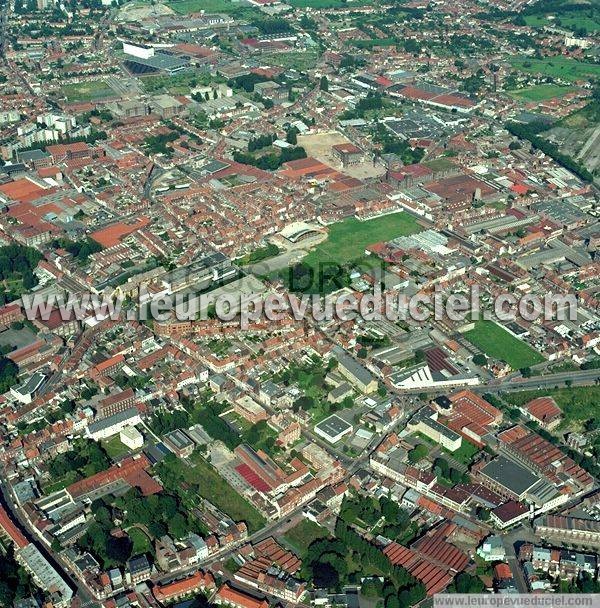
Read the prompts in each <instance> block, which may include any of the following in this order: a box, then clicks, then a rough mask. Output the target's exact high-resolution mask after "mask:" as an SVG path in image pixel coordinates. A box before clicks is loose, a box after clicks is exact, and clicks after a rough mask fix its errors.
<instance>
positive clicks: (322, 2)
mask: <svg viewBox="0 0 600 608" xmlns="http://www.w3.org/2000/svg"><path fill="white" fill-rule="evenodd" d="M286 4H290V5H291V6H293V7H295V8H317V9H321V8H348V7H350V6H364V5H365V4H369V2H368V0H350V1H349V2H345V1H344V0H286Z"/></svg>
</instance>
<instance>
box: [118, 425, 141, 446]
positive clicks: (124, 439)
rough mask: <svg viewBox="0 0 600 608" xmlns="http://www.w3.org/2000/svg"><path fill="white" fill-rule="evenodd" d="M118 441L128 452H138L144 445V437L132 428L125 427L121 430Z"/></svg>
mask: <svg viewBox="0 0 600 608" xmlns="http://www.w3.org/2000/svg"><path fill="white" fill-rule="evenodd" d="M119 439H120V440H121V443H122V444H123V445H125V446H127V447H128V448H129V449H130V450H139V449H141V448H142V447H143V445H144V436H143V435H142V434H141V433H140V432H139V431H138V430H137V429H136V428H135V427H134V426H126V427H125V428H123V429H121V432H120V433H119Z"/></svg>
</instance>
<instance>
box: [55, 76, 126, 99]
mask: <svg viewBox="0 0 600 608" xmlns="http://www.w3.org/2000/svg"><path fill="white" fill-rule="evenodd" d="M61 92H62V94H63V95H64V96H65V97H66V98H67V99H68V100H69V101H81V102H85V101H95V100H98V99H106V98H109V97H116V96H117V95H116V93H115V92H114V91H113V90H112V89H111V88H110V87H109V86H108V84H106V82H105V81H104V80H101V79H100V80H88V81H85V82H77V83H69V84H65V85H64V86H63V87H62V89H61Z"/></svg>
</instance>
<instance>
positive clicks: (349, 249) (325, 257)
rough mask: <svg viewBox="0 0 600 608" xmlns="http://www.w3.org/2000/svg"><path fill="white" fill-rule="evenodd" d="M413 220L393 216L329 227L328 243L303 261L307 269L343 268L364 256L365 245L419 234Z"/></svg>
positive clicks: (353, 221) (344, 222) (352, 220)
mask: <svg viewBox="0 0 600 608" xmlns="http://www.w3.org/2000/svg"><path fill="white" fill-rule="evenodd" d="M419 231H420V227H419V225H418V224H417V221H416V219H415V218H414V217H413V216H412V215H409V214H408V213H404V212H400V213H392V214H390V215H383V216H380V217H377V218H375V219H372V220H367V221H361V220H357V219H356V218H353V217H352V218H348V219H345V220H343V221H341V222H337V223H335V224H331V226H329V235H328V237H327V240H326V241H324V242H323V243H321V244H320V245H318V246H317V247H316V248H315V249H314V250H313V251H311V252H310V253H309V254H308V255H307V256H306V257H305V258H304V260H303V262H304V263H305V264H307V265H309V266H315V265H317V264H318V263H319V262H336V263H338V264H345V263H347V262H350V261H351V260H355V259H357V258H360V257H362V256H363V254H364V251H365V249H366V248H367V246H368V245H373V244H374V243H379V242H381V241H391V240H392V239H394V238H396V237H399V236H404V235H407V234H413V233H415V232H419Z"/></svg>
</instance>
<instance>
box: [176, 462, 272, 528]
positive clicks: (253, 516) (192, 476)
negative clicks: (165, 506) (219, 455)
mask: <svg viewBox="0 0 600 608" xmlns="http://www.w3.org/2000/svg"><path fill="white" fill-rule="evenodd" d="M190 460H191V461H192V462H193V463H194V467H193V468H189V467H188V466H187V465H186V464H185V463H183V462H181V461H178V462H179V464H180V466H181V467H182V473H183V475H184V477H185V479H186V480H187V481H189V482H190V483H193V484H197V485H198V487H199V489H198V491H199V493H200V496H202V498H205V499H206V500H209V501H210V502H211V503H213V504H214V505H215V506H216V507H217V508H218V509H221V511H224V512H225V513H227V515H229V517H231V518H232V519H233V520H234V521H245V522H246V524H247V525H248V530H249V532H250V533H252V532H256V531H257V530H260V528H262V527H263V526H264V524H265V519H264V517H263V516H262V515H261V514H260V513H259V512H258V511H257V510H256V509H255V508H254V507H253V506H252V505H251V504H250V503H249V502H248V501H247V500H246V499H245V498H244V497H243V496H240V495H239V494H238V493H237V492H236V491H235V490H234V489H233V488H232V487H231V486H230V485H229V484H228V483H227V482H226V481H225V480H224V479H223V478H222V477H221V476H220V475H219V474H218V473H217V471H216V469H215V468H214V467H213V466H212V465H211V464H210V463H208V462H207V461H206V460H204V458H202V456H201V455H200V454H199V453H197V452H196V453H194V454H193V455H192V456H191V457H190Z"/></svg>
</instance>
